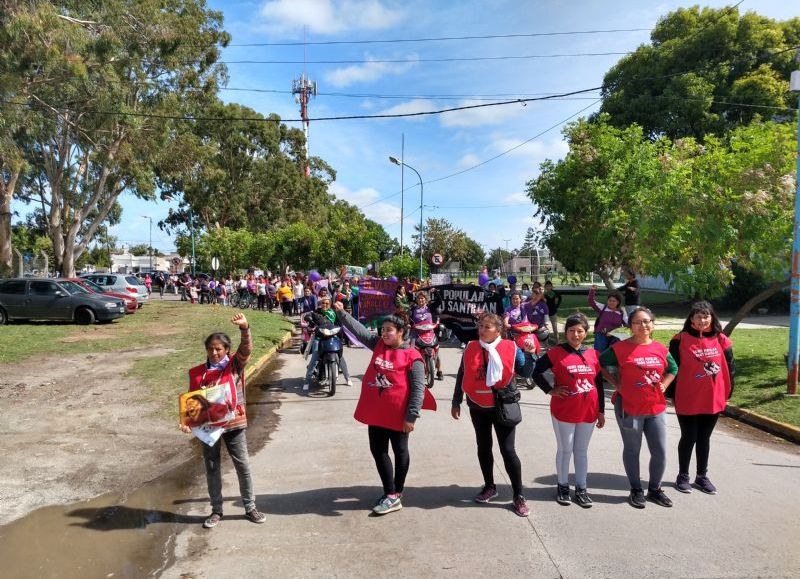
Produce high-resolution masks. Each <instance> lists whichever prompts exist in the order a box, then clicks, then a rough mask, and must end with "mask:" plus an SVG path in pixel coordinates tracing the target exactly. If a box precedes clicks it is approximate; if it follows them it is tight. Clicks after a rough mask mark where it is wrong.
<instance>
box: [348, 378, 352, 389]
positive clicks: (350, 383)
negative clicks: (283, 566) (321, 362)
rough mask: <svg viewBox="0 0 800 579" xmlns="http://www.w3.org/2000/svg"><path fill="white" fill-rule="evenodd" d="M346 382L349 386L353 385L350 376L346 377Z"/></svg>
mask: <svg viewBox="0 0 800 579" xmlns="http://www.w3.org/2000/svg"><path fill="white" fill-rule="evenodd" d="M346 384H347V385H348V386H350V387H351V388H352V387H353V381H352V380H351V379H350V378H348V379H347V382H346Z"/></svg>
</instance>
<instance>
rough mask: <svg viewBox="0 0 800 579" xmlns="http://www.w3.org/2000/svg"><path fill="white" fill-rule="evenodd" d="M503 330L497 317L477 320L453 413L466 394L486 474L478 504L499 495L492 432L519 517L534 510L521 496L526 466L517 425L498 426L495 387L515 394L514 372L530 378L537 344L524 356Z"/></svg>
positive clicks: (458, 381) (458, 379)
mask: <svg viewBox="0 0 800 579" xmlns="http://www.w3.org/2000/svg"><path fill="white" fill-rule="evenodd" d="M502 331H503V320H502V318H500V316H498V315H496V314H483V315H482V316H481V317H480V319H479V320H478V337H479V340H477V341H475V340H473V341H471V342H469V343H468V344H467V347H466V349H465V350H464V356H463V357H462V358H461V366H460V367H459V369H458V376H457V377H456V387H455V390H454V391H453V406H452V409H451V411H450V412H451V415H452V416H453V418H455V419H456V420H458V419H459V418H460V417H461V402H462V400H463V398H464V394H466V395H467V406H468V407H469V415H470V418H471V420H472V426H473V427H474V428H475V439H476V441H477V444H478V462H479V463H480V465H481V473H482V474H483V489H481V492H479V493H478V494H477V496H476V497H475V502H478V503H488V502H489V501H490V500H492V499H493V498H495V497H496V496H497V487H496V486H495V484H494V457H493V455H492V428H494V432H495V434H496V435H497V444H498V445H499V446H500V454H501V455H502V456H503V463H504V464H505V467H506V472H507V473H508V476H509V478H510V479H511V487H512V490H513V493H514V498H513V502H512V508H513V510H514V512H515V513H516V514H517V515H519V516H520V517H527V516H528V515H529V514H530V510H529V509H528V504H527V501H526V500H525V497H524V496H523V494H522V464H521V463H520V460H519V457H518V456H517V451H516V449H515V448H514V438H515V435H516V429H517V426H516V425H514V426H504V425H503V424H500V423H499V422H498V420H497V413H496V411H495V406H494V392H493V389H498V390H499V389H503V388H508V389H509V390H515V389H516V385H515V383H514V374H515V373H517V374H519V375H521V376H523V377H529V376H530V375H531V373H532V372H533V366H534V358H533V356H532V355H531V352H532V351H533V349H534V348H535V345H534V344H533V343H529V346H526V348H527V350H526V352H523V351H522V350H520V349H519V348H518V347H517V345H516V344H515V343H514V341H513V340H503V339H501V334H502Z"/></svg>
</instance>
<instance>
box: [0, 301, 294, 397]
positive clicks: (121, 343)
mask: <svg viewBox="0 0 800 579" xmlns="http://www.w3.org/2000/svg"><path fill="white" fill-rule="evenodd" d="M239 311H240V310H236V309H233V308H229V307H224V306H218V305H213V306H200V305H190V304H187V303H185V302H175V301H163V302H162V301H158V300H154V301H152V302H150V303H148V304H147V305H145V306H144V307H143V308H142V309H140V310H139V311H138V312H137V313H136V314H133V315H129V316H125V317H124V318H121V319H119V320H116V321H114V322H113V323H111V324H95V325H91V326H76V325H74V324H62V323H44V322H42V323H35V322H34V323H24V324H22V323H20V324H13V323H12V324H9V325H7V326H2V329H0V363H1V364H10V363H13V362H15V361H20V360H24V359H26V358H31V357H34V356H37V357H46V356H54V355H59V356H72V355H79V354H83V353H86V354H89V353H95V352H115V351H122V350H132V349H137V348H154V349H158V350H162V351H163V355H160V356H149V357H146V358H142V359H140V360H137V361H136V363H135V364H134V366H133V368H132V369H131V371H130V372H129V375H130V376H131V378H132V379H136V380H141V381H142V382H144V383H146V384H147V385H148V388H149V390H150V393H151V396H152V397H153V398H154V399H159V400H162V401H163V400H164V397H165V396H166V397H169V396H172V395H177V394H178V393H179V392H183V391H185V390H186V388H187V377H186V376H187V372H188V370H189V368H191V367H192V366H195V365H197V364H199V363H201V362H203V359H204V358H205V350H204V347H203V340H204V339H205V337H206V336H207V335H208V334H210V333H212V332H216V331H223V332H226V333H228V334H229V335H230V336H231V338H232V340H233V347H234V349H235V348H236V347H237V346H238V344H239V337H238V330H237V329H236V327H235V326H234V325H233V324H231V323H230V318H231V317H232V316H233V315H234V314H235V313H237V312H239ZM245 314H246V315H247V319H248V322H249V323H250V328H251V333H252V336H253V359H258V358H259V357H260V356H261V355H263V354H264V352H266V351H267V350H268V349H269V348H271V347H272V346H274V345H275V344H277V343H278V342H279V341H280V340H281V338H283V336H284V335H285V333H286V332H287V331H289V330H290V329H291V327H292V326H291V324H290V323H289V322H287V321H286V320H284V319H283V318H282V317H281V316H279V315H273V314H268V313H264V312H258V311H253V310H249V311H247V312H245ZM167 410H169V411H170V412H172V410H173V409H172V408H171V407H170V408H168V409H167Z"/></svg>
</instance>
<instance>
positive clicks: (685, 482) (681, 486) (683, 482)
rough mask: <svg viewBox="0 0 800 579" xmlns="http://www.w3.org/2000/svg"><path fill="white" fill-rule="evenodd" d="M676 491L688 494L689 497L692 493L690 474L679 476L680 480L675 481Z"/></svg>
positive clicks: (680, 474)
mask: <svg viewBox="0 0 800 579" xmlns="http://www.w3.org/2000/svg"><path fill="white" fill-rule="evenodd" d="M675 489H677V490H678V491H679V492H682V493H686V494H687V495H688V494H690V493H691V492H692V483H691V482H690V481H689V475H688V474H685V473H679V474H678V478H677V479H675Z"/></svg>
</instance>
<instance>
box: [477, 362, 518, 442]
mask: <svg viewBox="0 0 800 579" xmlns="http://www.w3.org/2000/svg"><path fill="white" fill-rule="evenodd" d="M487 365H488V362H487V359H486V352H485V351H484V352H483V370H484V374H485V373H486V371H487V370H486V367H487ZM513 383H514V378H513V377H512V378H511V382H509V383H508V385H507V386H506V387H505V388H499V389H498V388H495V387H494V386H492V393H493V394H494V411H495V414H497V423H498V424H500V425H501V426H506V427H512V426H516V425H517V424H519V423H520V422H522V408H520V405H519V400H520V398H522V395H521V394H520V393H519V390H517V389H516V388H512V387H511V385H512V384H513Z"/></svg>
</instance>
